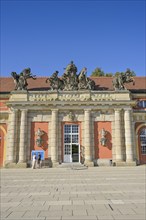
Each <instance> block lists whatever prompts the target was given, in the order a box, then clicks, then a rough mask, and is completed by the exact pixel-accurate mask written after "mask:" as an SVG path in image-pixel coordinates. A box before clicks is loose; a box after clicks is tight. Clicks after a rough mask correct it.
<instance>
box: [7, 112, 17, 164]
mask: <svg viewBox="0 0 146 220" xmlns="http://www.w3.org/2000/svg"><path fill="white" fill-rule="evenodd" d="M17 112H18V110H17V109H13V110H12V112H11V117H10V120H11V121H10V128H9V146H8V152H7V155H8V157H7V158H8V161H7V162H8V163H14V162H15V161H14V160H15V155H14V148H15V138H16V130H17V129H16V118H17Z"/></svg>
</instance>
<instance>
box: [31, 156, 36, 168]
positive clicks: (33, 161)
mask: <svg viewBox="0 0 146 220" xmlns="http://www.w3.org/2000/svg"><path fill="white" fill-rule="evenodd" d="M35 168H36V154H35V153H34V154H33V156H32V169H35Z"/></svg>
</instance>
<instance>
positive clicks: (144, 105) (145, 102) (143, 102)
mask: <svg viewBox="0 0 146 220" xmlns="http://www.w3.org/2000/svg"><path fill="white" fill-rule="evenodd" d="M138 107H140V108H146V100H141V101H139V102H138Z"/></svg>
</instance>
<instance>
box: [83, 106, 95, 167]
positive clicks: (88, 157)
mask: <svg viewBox="0 0 146 220" xmlns="http://www.w3.org/2000/svg"><path fill="white" fill-rule="evenodd" d="M84 126H85V127H84V135H85V136H84V147H85V150H84V152H85V164H87V165H89V164H90V165H91V164H92V163H93V161H92V153H91V152H92V151H91V110H89V109H88V110H85V115H84Z"/></svg>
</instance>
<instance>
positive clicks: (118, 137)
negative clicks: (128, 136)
mask: <svg viewBox="0 0 146 220" xmlns="http://www.w3.org/2000/svg"><path fill="white" fill-rule="evenodd" d="M115 148H116V161H117V162H118V161H119V162H120V161H123V152H122V120H121V109H115Z"/></svg>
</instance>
